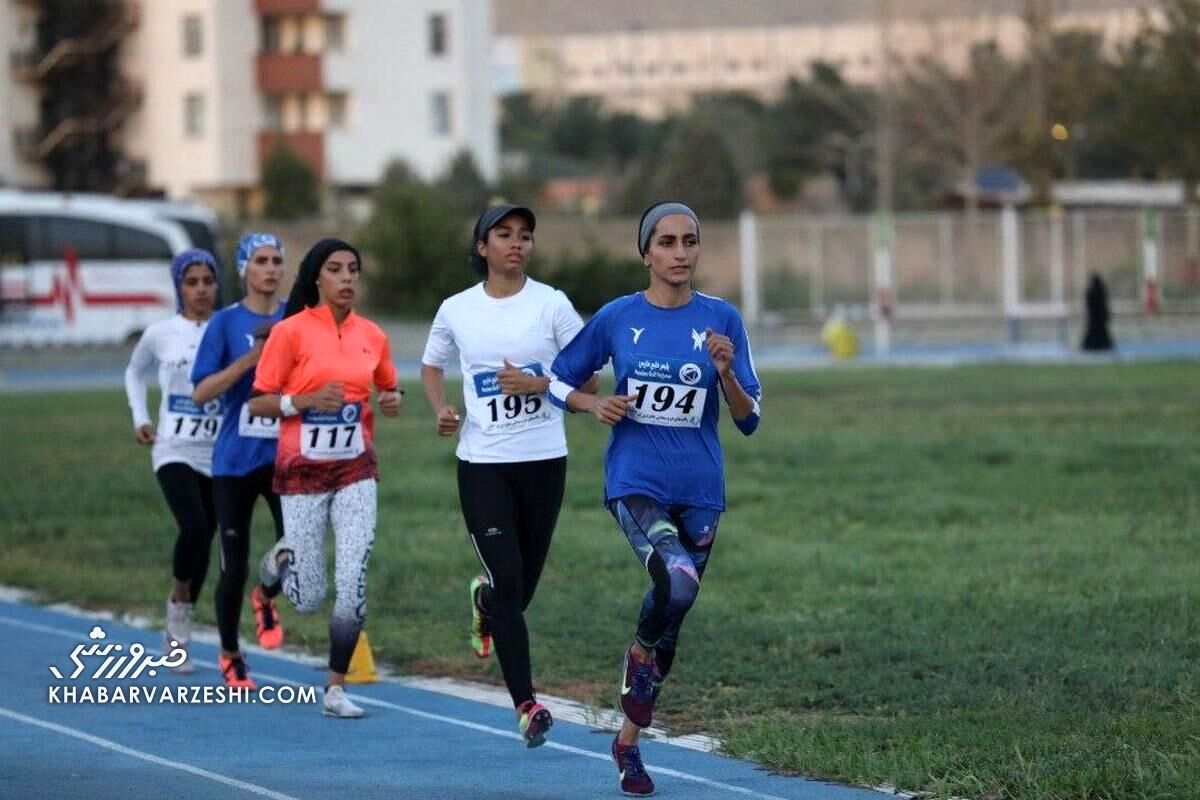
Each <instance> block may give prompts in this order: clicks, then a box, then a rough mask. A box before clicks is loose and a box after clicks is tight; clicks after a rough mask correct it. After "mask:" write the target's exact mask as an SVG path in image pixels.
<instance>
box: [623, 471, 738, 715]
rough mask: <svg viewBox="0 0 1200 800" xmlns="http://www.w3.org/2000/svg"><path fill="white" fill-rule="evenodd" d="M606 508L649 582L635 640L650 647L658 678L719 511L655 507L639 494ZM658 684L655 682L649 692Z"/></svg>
mask: <svg viewBox="0 0 1200 800" xmlns="http://www.w3.org/2000/svg"><path fill="white" fill-rule="evenodd" d="M609 511H610V512H611V513H612V515H613V516H614V517H615V518H616V520H617V524H619V525H620V526H621V530H622V531H623V532H624V533H625V538H626V539H628V540H629V545H630V546H631V547H632V548H633V551H634V553H636V554H637V557H638V560H639V561H641V562H642V565H643V566H645V568H646V571H647V572H648V573H650V580H651V581H652V582H653V583H652V585H651V586H650V589H649V591H647V592H646V596H645V598H644V599H643V600H642V612H641V614H640V615H639V617H638V627H637V640H638V644H640V645H641V646H642V647H645V648H646V649H648V650H654V660H655V663H657V664H658V670H659V672H660V673H661V674H662V677H663V678H666V677H667V675H668V674H669V673H670V671H671V665H672V664H673V663H674V661H675V647H676V645H677V644H678V642H679V627H680V626H681V625H682V624H683V618H684V616H685V615H686V614H687V612H688V611H689V610H690V609H691V607H692V604H693V603H694V602H696V595H697V594H698V593H699V592H700V579H701V578H703V577H704V569H705V567H707V566H708V556H709V554H710V553H711V552H712V546H713V541H714V540H715V539H716V537H717V523H718V521H719V520H720V517H721V512H719V511H713V510H711V509H707V508H693V507H690V506H665V507H664V506H661V505H659V504H658V503H657V502H656V501H655V500H653V499H651V498H649V497H645V496H643V495H636V494H634V495H627V496H625V497H619V498H617V499H615V500H613V501H612V502H611V503H610V504H609ZM658 688H659V686H655V694H656V695H657V693H658Z"/></svg>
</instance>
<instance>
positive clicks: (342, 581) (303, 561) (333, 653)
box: [280, 478, 376, 674]
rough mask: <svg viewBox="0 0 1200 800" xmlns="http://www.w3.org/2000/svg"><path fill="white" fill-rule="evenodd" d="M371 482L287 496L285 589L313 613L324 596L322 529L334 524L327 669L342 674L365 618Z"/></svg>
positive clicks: (284, 500)
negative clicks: (332, 581) (332, 589)
mask: <svg viewBox="0 0 1200 800" xmlns="http://www.w3.org/2000/svg"><path fill="white" fill-rule="evenodd" d="M375 488H376V486H375V480H374V479H370V478H369V479H367V480H362V481H358V482H357V483H352V484H350V485H349V486H344V487H342V488H341V489H338V490H337V491H335V492H321V493H320V494H285V495H282V496H281V497H280V501H281V502H282V505H283V530H284V537H283V541H284V542H285V545H284V547H285V548H286V549H287V550H288V551H289V553H290V555H289V556H288V561H287V568H286V570H284V572H283V593H284V594H285V595H287V598H288V599H289V600H291V601H292V604H293V605H294V606H295V607H296V610H297V611H299V612H300V613H302V614H311V613H313V612H314V611H316V610H317V609H318V608H320V607H321V603H322V601H324V599H325V590H326V581H325V531H326V529H327V528H329V527H330V526H332V527H333V545H334V572H333V578H334V601H333V615H332V617H330V620H329V669H330V671H331V672H338V673H343V674H344V673H345V672H346V671H347V670H348V669H349V668H350V656H351V655H353V653H354V645H355V644H356V643H357V642H358V634H359V632H360V631H362V627H363V622H364V620H365V619H366V616H367V560H368V559H369V558H370V557H371V545H372V544H373V543H374V542H375Z"/></svg>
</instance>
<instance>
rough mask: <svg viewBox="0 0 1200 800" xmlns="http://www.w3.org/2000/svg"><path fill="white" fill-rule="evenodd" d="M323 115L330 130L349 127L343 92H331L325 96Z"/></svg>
mask: <svg viewBox="0 0 1200 800" xmlns="http://www.w3.org/2000/svg"><path fill="white" fill-rule="evenodd" d="M325 114H326V121H327V123H328V125H329V127H330V129H341V128H346V127H348V126H349V122H348V120H347V116H348V114H347V111H346V93H345V92H331V93H329V94H328V95H326V96H325Z"/></svg>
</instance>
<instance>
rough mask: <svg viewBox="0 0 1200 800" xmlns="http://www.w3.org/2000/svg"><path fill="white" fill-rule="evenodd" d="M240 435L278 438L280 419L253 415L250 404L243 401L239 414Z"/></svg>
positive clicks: (257, 437)
mask: <svg viewBox="0 0 1200 800" xmlns="http://www.w3.org/2000/svg"><path fill="white" fill-rule="evenodd" d="M238 436H244V437H246V438H249V439H278V438H279V419H278V418H276V417H255V416H252V415H251V414H250V405H249V404H248V403H242V410H241V412H240V413H239V414H238Z"/></svg>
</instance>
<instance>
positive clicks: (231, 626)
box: [213, 464, 283, 653]
mask: <svg viewBox="0 0 1200 800" xmlns="http://www.w3.org/2000/svg"><path fill="white" fill-rule="evenodd" d="M274 474H275V466H274V465H273V464H267V465H266V466H263V467H259V468H258V469H256V470H254V471H253V472H249V473H247V474H245V475H237V476H225V475H222V476H218V477H216V478H214V479H213V494H214V496H215V498H216V501H217V519H218V521H219V522H220V526H221V578H220V580H219V581H218V582H217V630H218V631H220V633H221V649H223V650H225V651H227V652H230V653H233V652H237V650H238V623H239V622H240V621H241V618H242V597H243V595H244V594H245V593H246V578H247V576H248V575H249V571H250V522H251V520H252V519H253V518H254V502H255V501H256V500H257V499H258V498H260V497H261V498H262V499H263V500H266V501H267V508H269V509H270V510H271V516H272V517H273V518H274V519H275V539H276V541H278V540H279V539H281V538H283V513H282V512H281V511H280V507H279V495H277V494H275V492H273V491H271V480H272V478H273V477H274ZM278 591H279V587H278V586H276V587H274V588H272V589H269V590H267V594H268V596H272V595H274V594H277V593H278Z"/></svg>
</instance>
